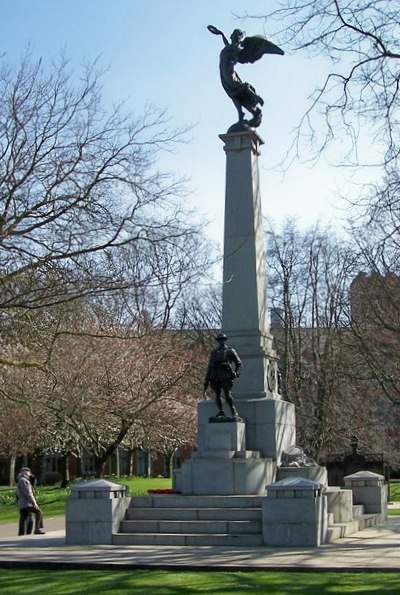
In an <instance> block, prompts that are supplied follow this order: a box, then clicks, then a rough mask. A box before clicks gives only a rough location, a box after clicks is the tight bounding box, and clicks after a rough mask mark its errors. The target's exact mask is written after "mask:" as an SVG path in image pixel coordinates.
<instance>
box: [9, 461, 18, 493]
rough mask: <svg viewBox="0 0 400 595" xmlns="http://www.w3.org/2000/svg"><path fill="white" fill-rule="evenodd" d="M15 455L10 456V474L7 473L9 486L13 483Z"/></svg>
mask: <svg viewBox="0 0 400 595" xmlns="http://www.w3.org/2000/svg"><path fill="white" fill-rule="evenodd" d="M16 459H17V457H16V456H15V455H11V456H10V474H9V480H8V481H9V484H10V486H14V485H15V463H16Z"/></svg>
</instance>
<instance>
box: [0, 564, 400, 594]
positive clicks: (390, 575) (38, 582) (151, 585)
mask: <svg viewBox="0 0 400 595" xmlns="http://www.w3.org/2000/svg"><path fill="white" fill-rule="evenodd" d="M399 592H400V576H399V574H398V573H395V572H387V573H382V572H376V573H375V572H373V573H369V572H368V573H352V572H269V571H268V572H264V571H250V572H244V571H232V572H226V571H216V572H210V571H196V572H191V571H176V572H175V571H162V570H120V571H91V570H87V571H85V572H81V571H78V570H59V571H57V570H52V571H45V570H19V569H0V593H5V594H7V595H14V594H15V595H17V594H18V595H19V594H20V593H24V595H39V594H40V595H73V594H74V595H75V594H79V593H85V595H86V594H90V593H93V594H94V593H96V594H97V593H102V594H103V593H112V594H113V595H122V594H124V595H125V594H128V593H129V594H135V593H137V594H139V593H140V594H142V593H146V595H180V594H181V595H187V594H201V593H203V594H204V593H208V594H209V595H230V594H235V595H241V594H246V595H248V594H249V593H252V594H253V593H266V594H273V595H303V594H304V595H341V594H342V593H353V594H354V593H359V594H363V595H372V594H376V595H398V593H399Z"/></svg>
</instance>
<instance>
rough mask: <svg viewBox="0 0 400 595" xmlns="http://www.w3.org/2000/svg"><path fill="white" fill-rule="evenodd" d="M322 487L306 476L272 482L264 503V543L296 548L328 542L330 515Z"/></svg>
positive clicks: (268, 487)
mask: <svg viewBox="0 0 400 595" xmlns="http://www.w3.org/2000/svg"><path fill="white" fill-rule="evenodd" d="M322 490H323V486H322V485H321V484H319V483H318V482H315V481H311V480H309V479H305V478H304V477H291V478H286V479H282V480H280V481H277V482H276V483H274V484H272V485H268V486H267V497H266V498H264V499H263V503H262V523H263V540H264V544H265V545H269V546H276V547H292V546H320V545H321V544H323V543H325V541H326V534H327V526H328V515H327V501H326V497H325V496H324V495H323V493H322Z"/></svg>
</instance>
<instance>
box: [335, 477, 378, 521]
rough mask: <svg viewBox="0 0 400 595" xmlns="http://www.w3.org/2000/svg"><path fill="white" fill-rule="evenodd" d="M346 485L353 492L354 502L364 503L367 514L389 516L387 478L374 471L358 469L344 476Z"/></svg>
mask: <svg viewBox="0 0 400 595" xmlns="http://www.w3.org/2000/svg"><path fill="white" fill-rule="evenodd" d="M344 482H345V486H346V488H348V489H351V490H352V492H353V504H363V505H364V512H365V513H367V514H380V515H382V517H383V518H386V517H387V486H386V485H385V478H384V477H383V475H379V473H373V472H372V471H358V472H357V473H352V474H351V475H346V477H345V478H344Z"/></svg>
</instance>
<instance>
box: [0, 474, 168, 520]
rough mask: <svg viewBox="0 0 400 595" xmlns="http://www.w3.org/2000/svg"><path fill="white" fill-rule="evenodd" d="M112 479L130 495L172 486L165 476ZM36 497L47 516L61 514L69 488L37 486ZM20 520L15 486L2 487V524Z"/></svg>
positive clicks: (0, 509) (0, 516)
mask: <svg viewBox="0 0 400 595" xmlns="http://www.w3.org/2000/svg"><path fill="white" fill-rule="evenodd" d="M107 479H109V480H110V481H113V482H115V483H122V484H124V485H127V486H128V488H129V495H131V496H141V495H144V494H147V490H152V489H159V488H161V489H167V488H170V487H171V479H169V478H164V477H150V478H147V477H108V478H107ZM35 491H36V498H37V501H38V504H39V506H40V507H41V509H42V510H43V514H44V517H45V518H50V517H55V516H61V515H63V514H64V511H65V501H66V499H67V498H68V496H69V489H68V488H60V487H54V486H45V487H42V486H40V487H37V488H36V490H35ZM17 520H18V510H17V503H16V500H15V488H9V487H4V486H1V487H0V524H1V523H13V522H16V521H17Z"/></svg>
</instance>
